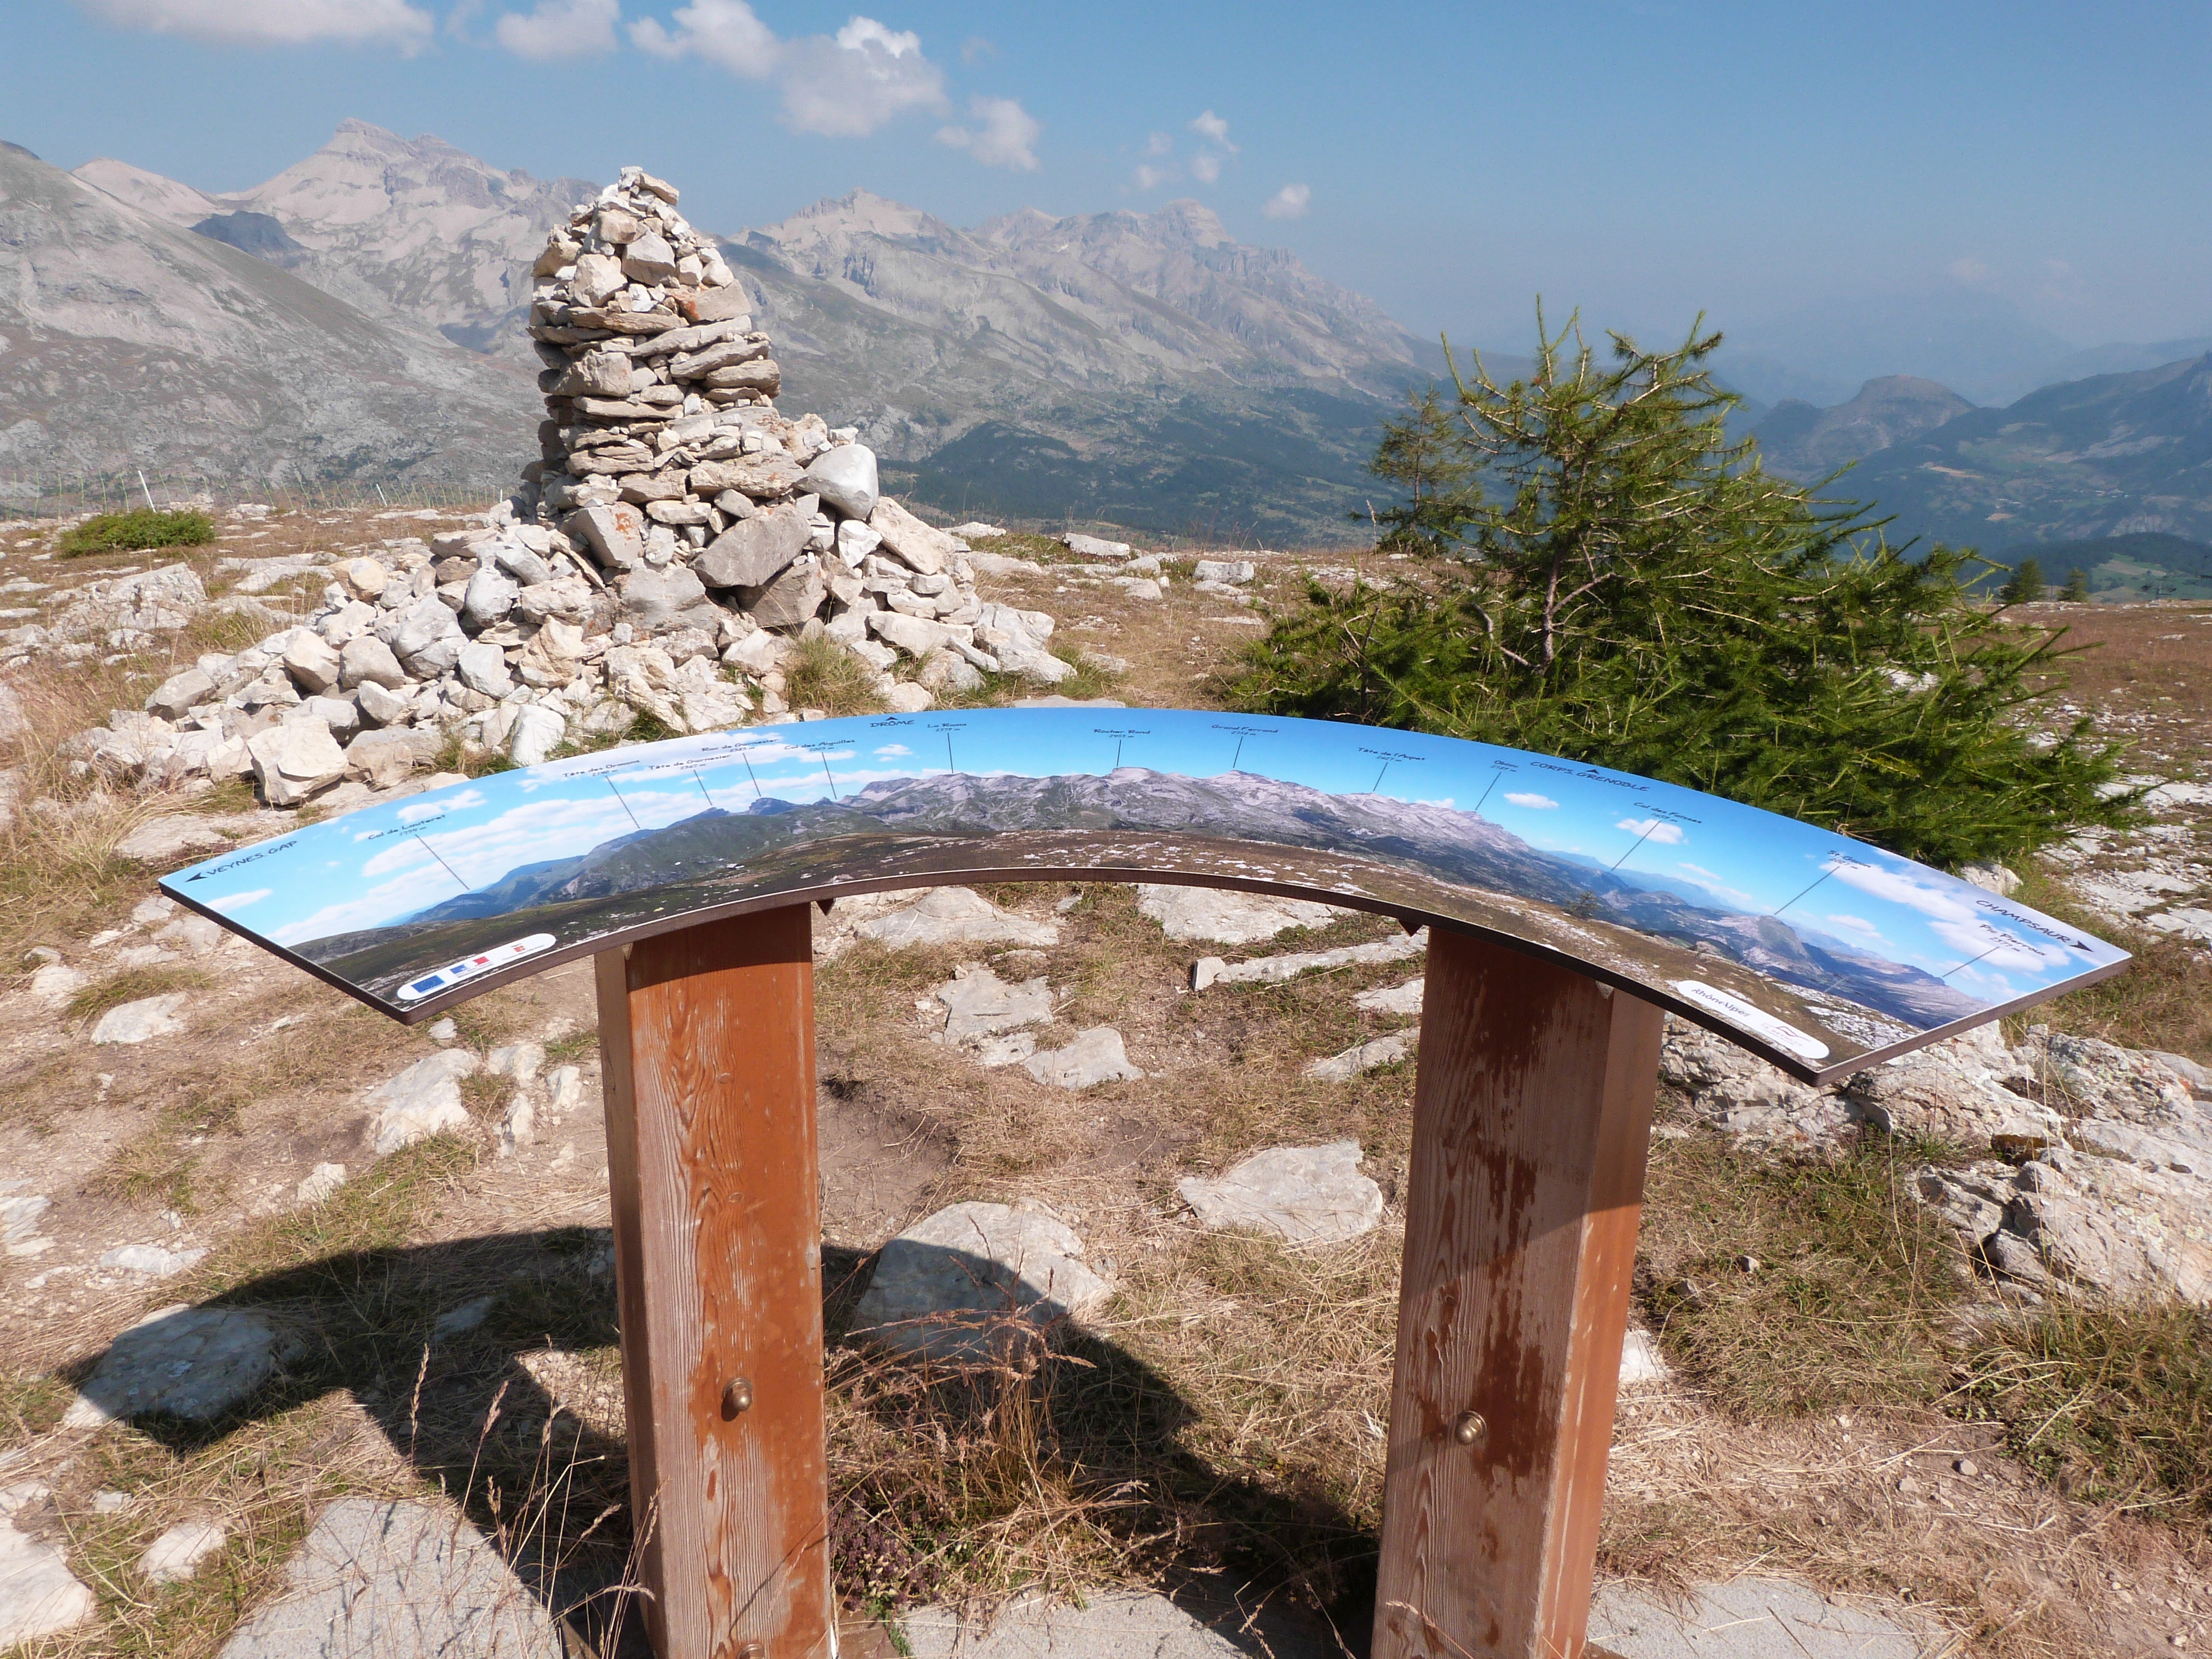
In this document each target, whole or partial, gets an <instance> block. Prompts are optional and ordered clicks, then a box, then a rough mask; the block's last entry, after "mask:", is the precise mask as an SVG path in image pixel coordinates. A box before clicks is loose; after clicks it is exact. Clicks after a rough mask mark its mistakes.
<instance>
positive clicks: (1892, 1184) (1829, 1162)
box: [1644, 1132, 1970, 1420]
mask: <svg viewBox="0 0 2212 1659" xmlns="http://www.w3.org/2000/svg"><path fill="white" fill-rule="evenodd" d="M1931 1150H1941V1149H1931V1148H1929V1147H1928V1146H1923V1145H1921V1144H1919V1143H1917V1142H1914V1143H1907V1142H1903V1141H1893V1140H1892V1139H1890V1138H1888V1137H1887V1136H1885V1135H1881V1134H1879V1133H1871V1132H1870V1133H1868V1134H1867V1135H1866V1136H1865V1137H1864V1138H1863V1139H1862V1140H1861V1141H1860V1142H1859V1144H1858V1145H1857V1146H1855V1147H1853V1148H1852V1149H1851V1150H1850V1151H1849V1152H1844V1153H1842V1154H1840V1155H1838V1156H1834V1157H1826V1158H1823V1157H1817V1156H1805V1157H1797V1158H1782V1157H1778V1156H1775V1155H1773V1154H1771V1153H1769V1154H1765V1155H1761V1154H1759V1153H1756V1152H1735V1151H1734V1150H1732V1149H1730V1148H1729V1147H1728V1146H1726V1145H1724V1144H1723V1142H1721V1141H1720V1140H1719V1139H1717V1138H1715V1137H1711V1136H1702V1135H1701V1136H1695V1137H1692V1138H1691V1139H1686V1140H1677V1141H1660V1142H1656V1143H1655V1144H1654V1146H1653V1149H1652V1151H1653V1157H1652V1165H1651V1173H1650V1182H1649V1186H1648V1188H1647V1200H1646V1205H1645V1211H1644V1213H1645V1216H1646V1223H1645V1231H1646V1237H1645V1249H1646V1250H1647V1252H1648V1253H1649V1255H1650V1257H1651V1259H1652V1261H1653V1263H1654V1272H1653V1273H1652V1274H1651V1276H1650V1279H1651V1282H1650V1283H1649V1284H1648V1285H1645V1286H1644V1302H1645V1304H1646V1308H1647V1311H1648V1312H1649V1314H1650V1316H1651V1318H1652V1319H1653V1320H1654V1321H1655V1322H1656V1323H1657V1324H1658V1326H1659V1329H1660V1334H1661V1338H1662V1341H1663V1342H1664V1344H1665V1346H1666V1347H1667V1350H1668V1354H1669V1356H1670V1357H1671V1358H1673V1359H1674V1361H1675V1363H1676V1364H1679V1365H1680V1367H1681V1368H1682V1369H1683V1370H1685V1371H1686V1373H1688V1374H1689V1375H1690V1376H1692V1377H1694V1378H1695V1379H1696V1380H1697V1381H1698V1382H1699V1383H1702V1384H1704V1385H1705V1388H1706V1389H1709V1390H1710V1391H1711V1394H1712V1395H1713V1396H1714V1398H1715V1399H1716V1401H1717V1402H1718V1403H1720V1404H1721V1405H1723V1407H1726V1408H1727V1409H1729V1410H1730V1411H1733V1412H1735V1413H1741V1415H1743V1416H1745V1417H1747V1418H1750V1419H1754V1420H1757V1419H1775V1418H1783V1417H1795V1416H1802V1415H1803V1414H1805V1413H1810V1412H1820V1411H1832V1410H1835V1409H1837V1408H1838V1407H1852V1406H1867V1405H1881V1404H1907V1403H1910V1404H1926V1403H1929V1402H1931V1401H1936V1400H1937V1399H1939V1398H1940V1397H1942V1395H1943V1393H1944V1391H1945V1390H1946V1389H1948V1386H1949V1385H1950V1381H1951V1372H1950V1365H1949V1362H1948V1358H1947V1354H1946V1348H1947V1345H1946V1342H1945V1340H1944V1339H1945V1332H1946V1328H1947V1326H1948V1310H1950V1309H1951V1307H1952V1306H1953V1304H1955V1303H1956V1302H1957V1301H1958V1300H1959V1299H1960V1296H1961V1295H1962V1294H1963V1293H1964V1291H1965V1290H1966V1284H1967V1279H1966V1274H1967V1273H1968V1272H1969V1271H1970V1270H1969V1269H1967V1268H1966V1263H1965V1260H1964V1257H1963V1255H1962V1254H1961V1252H1960V1249H1959V1247H1958V1245H1957V1244H1956V1243H1955V1242H1954V1240H1953V1239H1952V1238H1951V1237H1950V1236H1949V1235H1948V1234H1947V1233H1946V1232H1945V1231H1943V1229H1942V1226H1941V1225H1940V1224H1939V1223H1938V1222H1937V1221H1936V1219H1935V1218H1934V1217H1933V1216H1932V1215H1931V1214H1930V1213H1929V1211H1928V1210H1927V1209H1926V1208H1925V1207H1923V1206H1922V1205H1921V1204H1920V1203H1919V1202H1918V1201H1917V1199H1916V1198H1915V1197H1914V1195H1913V1194H1912V1193H1911V1190H1910V1183H1911V1179H1912V1176H1913V1172H1914V1170H1917V1168H1918V1167H1919V1166H1920V1164H1923V1163H1925V1162H1928V1161H1929V1159H1928V1158H1927V1156H1926V1154H1927V1153H1928V1152H1929V1151H1931ZM1746 1261H1749V1262H1752V1263H1755V1264H1756V1265H1755V1266H1753V1267H1746V1266H1744V1265H1742V1264H1743V1263H1744V1262H1746Z"/></svg>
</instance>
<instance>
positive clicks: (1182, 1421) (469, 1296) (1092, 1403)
mask: <svg viewBox="0 0 2212 1659" xmlns="http://www.w3.org/2000/svg"><path fill="white" fill-rule="evenodd" d="M611 1261H612V1243H611V1234H610V1233H609V1231H607V1230H606V1229H604V1228H581V1227H573V1228H559V1229H553V1230H550V1231H538V1232H526V1233H512V1234H495V1235H489V1236H484V1237H470V1238H459V1239H453V1240H449V1241H446V1242H443V1243H434V1244H423V1245H412V1246H405V1247H392V1248H372V1249H359V1250H353V1251H346V1252H341V1253H337V1254H331V1255H324V1256H321V1257H318V1258H315V1259H312V1260H308V1261H300V1262H297V1263H296V1264H295V1265H293V1266H290V1267H284V1268H283V1269H280V1270H276V1271H272V1272H270V1273H265V1274H263V1275H261V1276H259V1277H255V1278H249V1279H243V1280H240V1281H234V1283H233V1284H232V1285H230V1287H229V1288H228V1289H226V1290H223V1291H220V1292H218V1293H216V1294H214V1295H210V1296H209V1297H206V1298H205V1299H204V1301H203V1302H201V1303H200V1304H198V1305H200V1306H204V1307H210V1308H239V1309H252V1310H254V1311H255V1312H257V1313H259V1314H261V1315H263V1316H264V1317H266V1318H268V1319H269V1320H270V1322H271V1323H272V1324H274V1325H276V1326H277V1327H278V1328H279V1329H280V1330H281V1331H282V1332H283V1333H284V1334H285V1335H286V1336H287V1337H288V1338H289V1342H290V1352H289V1355H288V1356H287V1358H285V1359H284V1360H283V1363H282V1364H280V1366H279V1367H278V1369H277V1370H276V1372H275V1373H274V1374H273V1375H272V1376H270V1378H269V1379H268V1380H267V1381H266V1382H264V1383H263V1384H262V1385H261V1386H260V1387H259V1388H258V1389H256V1390H255V1391H254V1392H253V1393H252V1395H250V1396H248V1397H247V1398H246V1399H245V1400H243V1401H240V1402H239V1403H238V1404H236V1405H235V1406H234V1407H231V1408H229V1409H228V1410H227V1411H225V1412H223V1413H221V1414H219V1415H218V1416H216V1417H215V1418H213V1419H209V1420H206V1421H194V1420H188V1419H182V1418H178V1417H173V1416H162V1415H152V1416H146V1417H141V1418H138V1419H135V1421H134V1427H136V1428H137V1430H139V1431H141V1432H143V1433H144V1434H146V1435H148V1436H149V1437H151V1438H153V1439H154V1440H155V1441H156V1442H157V1443H160V1444H161V1445H162V1446H164V1447H165V1448H167V1449H168V1450H170V1451H171V1452H173V1453H174V1454H177V1455H190V1454H191V1453H194V1452H197V1451H199V1450H201V1449H204V1448H207V1447H209V1446H211V1445H213V1444H215V1443H217V1442H220V1441H222V1439H223V1438H224V1437H227V1436H229V1435H231V1434H233V1433H234V1432H236V1431H239V1430H240V1429H241V1428H243V1427H245V1426H246V1425H250V1424H252V1423H257V1422H261V1421H265V1420H268V1419H275V1418H277V1417H280V1416H282V1415H283V1414H284V1413H288V1412H290V1411H293V1410H295V1409H296V1408H298V1407H302V1406H305V1405H307V1404H309V1403H311V1402H313V1401H316V1400H319V1399H320V1398H322V1397H324V1396H325V1395H329V1394H331V1393H333V1392H335V1391H339V1390H343V1391H344V1392H346V1393H348V1394H349V1395H351V1396H352V1397H353V1399H354V1400H355V1401H356V1402H357V1403H358V1404H359V1405H360V1407H362V1410H363V1411H364V1412H365V1413H367V1414H368V1418H369V1419H371V1421H372V1422H374V1425H375V1426H376V1428H377V1429H378V1430H379V1431H380V1432H381V1433H382V1435H383V1436H384V1437H385V1438H386V1440H387V1441H388V1442H389V1443H390V1445H391V1446H392V1449H394V1450H395V1451H396V1452H398V1454H399V1455H400V1456H401V1457H402V1458H403V1459H404V1460H405V1461H406V1462H407V1463H408V1464H409V1465H410V1467H411V1468H412V1469H413V1470H414V1471H415V1473H416V1474H417V1475H418V1476H419V1477H420V1478H421V1480H422V1482H423V1484H424V1486H425V1487H426V1488H428V1489H431V1490H436V1491H441V1492H444V1493H446V1494H447V1496H449V1497H450V1498H453V1499H454V1500H455V1501H457V1502H458V1503H459V1504H460V1505H461V1506H462V1508H463V1509H464V1510H465V1512H466V1514H467V1515H468V1516H469V1518H470V1520H471V1522H474V1523H475V1525H476V1526H477V1528H479V1529H480V1530H481V1531H482V1532H483V1534H485V1535H486V1536H487V1537H488V1538H489V1539H491V1540H492V1541H493V1542H494V1544H495V1547H497V1548H498V1550H499V1552H500V1553H501V1555H502V1556H503V1557H504V1558H505V1559H507V1561H508V1562H509V1563H510V1565H512V1566H513V1568H514V1569H515V1571H517V1573H518V1575H519V1576H520V1578H521V1580H522V1582H523V1583H524V1584H525V1585H526V1586H527V1588H528V1589H529V1590H530V1592H531V1593H532V1595H534V1596H536V1597H537V1598H538V1600H539V1601H541V1602H542V1603H543V1604H544V1606H545V1607H548V1608H549V1609H550V1611H552V1612H553V1613H556V1615H558V1616H560V1617H562V1618H564V1619H566V1620H568V1622H569V1624H570V1625H571V1626H572V1627H573V1628H574V1630H575V1631H576V1632H578V1633H580V1634H581V1635H582V1636H583V1637H584V1638H586V1640H588V1641H589V1642H590V1643H591V1644H592V1649H593V1650H594V1651H596V1652H598V1653H599V1654H601V1655H603V1656H605V1659H616V1656H617V1655H620V1656H623V1659H629V1656H637V1659H649V1649H648V1648H647V1644H646V1643H645V1640H644V1638H643V1635H642V1628H641V1626H642V1621H641V1619H640V1617H639V1614H638V1609H637V1607H636V1605H635V1595H634V1594H633V1593H632V1592H631V1591H630V1590H629V1588H628V1587H629V1583H630V1582H631V1579H630V1563H631V1560H632V1555H633V1546H634V1543H635V1538H634V1532H633V1520H632V1515H631V1511H630V1505H629V1463H628V1458H627V1454H626V1451H625V1448H624V1445H623V1439H622V1437H621V1429H620V1423H621V1411H620V1401H621V1374H620V1365H619V1358H618V1351H617V1344H618V1342H619V1340H620V1331H619V1328H618V1324H617V1310H616V1297H615V1290H614V1281H613V1276H612V1273H611ZM874 1261H875V1258H874V1256H873V1255H870V1254H864V1253H861V1252H857V1251H854V1250H849V1249H839V1248H837V1247H834V1246H825V1247H824V1248H823V1282H824V1285H825V1286H826V1287H827V1289H826V1293H825V1297H824V1322H825V1328H826V1329H827V1331H828V1334H829V1364H828V1373H829V1376H828V1383H829V1434H830V1448H829V1465H830V1491H829V1500H830V1531H831V1543H832V1552H833V1563H834V1571H835V1573H836V1586H837V1590H838V1594H839V1597H840V1600H841V1602H842V1606H843V1607H845V1609H846V1610H847V1613H848V1617H850V1618H852V1619H854V1620H868V1619H873V1620H884V1621H885V1622H889V1623H895V1622H896V1620H897V1618H898V1616H899V1615H900V1614H901V1613H903V1612H904V1611H905V1610H906V1609H907V1608H908V1607H915V1606H918V1605H925V1604H928V1603H930V1602H933V1601H972V1600H975V1599H979V1598H980V1599H982V1600H984V1601H994V1600H997V1599H1000V1598H1002V1597H1005V1596H1008V1595H1016V1594H1019V1593H1021V1592H1022V1591H1024V1589H1047V1590H1079V1589H1082V1588H1083V1587H1084V1586H1085V1585H1086V1584H1089V1585H1091V1586H1096V1585H1097V1584H1101V1583H1108V1584H1111V1583H1131V1584H1146V1583H1149V1584H1154V1585H1158V1587H1160V1588H1162V1589H1165V1590H1166V1591H1167V1592H1168V1593H1169V1594H1170V1595H1173V1596H1174V1597H1175V1599H1176V1601H1178V1603H1180V1604H1181V1605H1182V1606H1183V1607H1185V1608H1186V1609H1187V1610H1188V1611H1189V1612H1190V1613H1192V1614H1193V1615H1194V1616H1195V1617H1198V1618H1200V1619H1202V1620H1205V1621H1206V1622H1207V1623H1209V1624H1210V1625H1212V1626H1214V1627H1215V1628H1216V1629H1217V1630H1218V1631H1219V1632H1220V1633H1221V1634H1222V1635H1223V1636H1224V1637H1225V1638H1227V1639H1229V1640H1230V1641H1231V1642H1232V1643H1234V1644H1236V1645H1237V1646H1238V1647H1239V1648H1240V1649H1243V1650H1246V1651H1249V1652H1250V1653H1252V1654H1254V1655H1255V1656H1267V1655H1269V1654H1271V1653H1272V1654H1273V1655H1275V1656H1278V1659H1281V1656H1285V1654H1287V1653H1288V1652H1295V1651H1305V1652H1311V1653H1316V1654H1318V1653H1322V1652H1334V1651H1338V1650H1340V1644H1339V1643H1338V1642H1337V1641H1336V1640H1335V1638H1334V1637H1333V1636H1331V1635H1330V1634H1328V1632H1330V1631H1331V1630H1332V1629H1334V1630H1337V1631H1341V1632H1343V1635H1344V1640H1345V1643H1346V1644H1349V1650H1350V1651H1352V1652H1353V1653H1355V1654H1361V1653H1364V1650H1365V1645H1366V1632H1367V1625H1368V1623H1369V1620H1370V1618H1371V1613H1372V1602H1373V1587H1374V1559H1375V1553H1376V1540H1375V1537H1374V1535H1373V1534H1372V1532H1371V1531H1370V1530H1368V1529H1366V1528H1363V1527H1362V1526H1360V1525H1359V1524H1358V1523H1357V1522H1354V1521H1353V1520H1352V1519H1351V1518H1350V1517H1349V1516H1346V1515H1345V1514H1344V1513H1343V1512H1342V1511H1341V1510H1340V1509H1339V1508H1338V1507H1337V1506H1336V1505H1335V1504H1334V1502H1333V1501H1332V1500H1331V1499H1330V1498H1328V1497H1327V1496H1326V1495H1325V1494H1323V1493H1321V1492H1318V1491H1315V1492H1303V1491H1295V1490H1293V1491H1284V1490H1278V1489H1271V1488H1269V1487H1267V1486H1262V1485H1260V1484H1258V1483H1256V1482H1254V1481H1252V1480H1247V1479H1244V1478H1243V1477H1240V1476H1232V1475H1229V1474H1224V1473H1222V1472H1221V1471H1219V1470H1218V1469H1216V1468H1212V1466H1211V1465H1209V1464H1208V1463H1207V1462H1206V1460H1204V1459H1203V1458H1200V1457H1199V1456H1197V1455H1194V1454H1193V1453H1192V1452H1190V1451H1189V1450H1188V1449H1186V1448H1185V1447H1184V1446H1183V1444H1182V1431H1183V1430H1184V1429H1185V1428H1186V1427H1188V1426H1189V1425H1191V1424H1192V1422H1193V1420H1194V1413H1193V1411H1192V1408H1191V1407H1190V1406H1189V1405H1188V1403H1187V1402H1186V1401H1184V1399H1183V1398H1182V1396H1181V1395H1179V1394H1178V1393H1177V1392H1176V1389H1174V1388H1173V1386H1172V1385H1170V1383H1168V1382H1167V1380H1166V1379H1165V1378H1164V1377H1163V1376H1160V1375H1159V1374H1158V1372H1157V1371H1155V1370H1152V1368H1151V1367H1149V1366H1147V1365H1146V1364H1144V1363H1143V1362H1142V1361H1140V1360H1139V1359H1137V1358H1134V1357H1133V1356H1132V1355H1131V1354H1129V1353H1128V1352H1126V1351H1124V1350H1123V1349H1121V1348H1120V1347H1118V1346H1115V1345H1114V1344H1112V1343H1109V1342H1104V1341H1100V1340H1096V1339H1093V1338H1091V1337H1088V1336H1085V1335H1082V1334H1075V1333H1072V1332H1061V1333H1056V1334H1055V1340H1053V1341H1052V1342H1051V1343H1050V1344H1049V1345H1046V1344H1040V1343H1035V1342H1028V1343H1023V1344H1018V1345H1017V1346H1016V1348H1015V1350H1013V1355H1014V1357H1012V1358H1002V1359H1001V1360H1000V1362H998V1363H996V1364H967V1365H946V1364H929V1363H927V1362H923V1361H920V1360H915V1359H911V1358H904V1357H901V1356H896V1355H892V1354H890V1353H887V1352H882V1351H880V1350H878V1349H874V1348H872V1347H869V1346H865V1345H863V1344H861V1343H859V1342H857V1341H855V1340H850V1339H848V1337H847V1335H846V1333H847V1332H848V1329H849V1328H850V1326H851V1324H852V1320H853V1308H854V1303H855V1302H856V1301H857V1299H858V1297H859V1294H860V1291H861V1290H862V1289H863V1288H865V1286H866V1283H867V1280H868V1278H869V1275H870V1273H871V1272H872V1268H873V1266H874ZM966 1265H968V1266H969V1267H970V1269H971V1271H974V1272H975V1273H977V1274H978V1275H979V1276H980V1275H983V1274H985V1273H987V1264H985V1263H983V1262H981V1261H972V1262H969V1263H968V1264H966ZM533 1353H536V1354H544V1355H545V1356H546V1357H547V1358H548V1359H550V1360H552V1361H554V1362H556V1363H555V1366H554V1367H553V1368H550V1369H549V1367H548V1366H547V1365H545V1364H543V1363H540V1364H538V1365H537V1367H536V1368H535V1369H534V1370H533V1368H532V1365H530V1364H526V1363H525V1362H526V1360H528V1359H529V1358H530V1357H531V1356H532V1354H533ZM102 1357H103V1356H101V1355H99V1354H95V1355H93V1356H91V1357H89V1358H87V1359H86V1360H84V1361H83V1362H82V1364H80V1365H78V1366H76V1367H73V1368H72V1376H71V1377H70V1380H71V1381H74V1382H79V1383H81V1382H82V1381H83V1380H84V1378H85V1377H86V1376H88V1375H89V1374H90V1373H91V1372H92V1371H93V1370H94V1369H96V1367H97V1366H98V1364H99V1363H100V1358H102ZM541 1377H544V1378H546V1379H547V1380H546V1381H541ZM549 1383H550V1390H549ZM556 1393H557V1395H559V1396H560V1397H558V1398H556ZM340 1484H342V1482H341V1483H340ZM1224 1585H1231V1586H1238V1587H1242V1588H1240V1589H1239V1590H1238V1591H1237V1594H1236V1595H1233V1596H1231V1597H1230V1598H1228V1599H1226V1600H1225V1598H1224V1595H1223V1591H1222V1586H1224ZM1255 1604H1261V1605H1264V1606H1265V1607H1267V1609H1268V1612H1267V1617H1266V1618H1265V1619H1264V1620H1261V1621H1259V1622H1258V1623H1257V1624H1255V1626H1253V1628H1251V1629H1249V1630H1247V1629H1245V1628H1243V1626H1244V1625H1245V1624H1246V1622H1247V1620H1246V1618H1245V1614H1246V1613H1249V1610H1250V1609H1251V1608H1252V1607H1254V1606H1255ZM1240 1607H1241V1610H1240ZM864 1650H865V1649H864Z"/></svg>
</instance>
